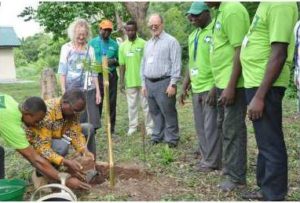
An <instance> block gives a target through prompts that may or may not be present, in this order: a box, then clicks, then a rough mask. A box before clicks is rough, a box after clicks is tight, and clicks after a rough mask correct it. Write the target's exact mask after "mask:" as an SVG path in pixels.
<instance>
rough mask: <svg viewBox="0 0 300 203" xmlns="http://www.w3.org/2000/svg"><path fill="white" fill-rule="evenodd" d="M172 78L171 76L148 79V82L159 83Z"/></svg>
mask: <svg viewBox="0 0 300 203" xmlns="http://www.w3.org/2000/svg"><path fill="white" fill-rule="evenodd" d="M170 77H171V76H163V77H160V78H147V80H149V81H150V82H158V81H161V80H165V79H168V78H170Z"/></svg>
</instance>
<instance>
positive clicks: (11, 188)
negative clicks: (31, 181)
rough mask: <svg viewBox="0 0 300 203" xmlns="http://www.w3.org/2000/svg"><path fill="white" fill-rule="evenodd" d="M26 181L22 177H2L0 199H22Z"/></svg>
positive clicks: (0, 180)
mask: <svg viewBox="0 0 300 203" xmlns="http://www.w3.org/2000/svg"><path fill="white" fill-rule="evenodd" d="M25 189H26V182H25V181H24V180H21V179H0V201H22V200H23V195H24V193H25Z"/></svg>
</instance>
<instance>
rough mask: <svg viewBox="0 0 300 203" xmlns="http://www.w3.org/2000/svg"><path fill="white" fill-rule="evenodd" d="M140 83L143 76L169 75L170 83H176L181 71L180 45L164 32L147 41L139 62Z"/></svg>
mask: <svg viewBox="0 0 300 203" xmlns="http://www.w3.org/2000/svg"><path fill="white" fill-rule="evenodd" d="M141 66H142V67H141V76H142V85H143V86H145V78H150V79H155V78H161V77H167V76H170V77H171V82H170V84H176V82H177V81H178V80H179V79H180V73H181V47H180V45H179V43H178V41H177V40H176V39H175V38H174V37H172V36H171V35H169V34H168V33H166V32H164V31H163V32H162V33H161V34H160V35H159V37H152V38H151V39H150V40H149V41H147V43H146V45H145V49H144V57H143V59H142V63H141Z"/></svg>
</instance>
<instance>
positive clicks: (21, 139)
mask: <svg viewBox="0 0 300 203" xmlns="http://www.w3.org/2000/svg"><path fill="white" fill-rule="evenodd" d="M18 106H19V104H18V103H17V102H16V100H14V99H13V98H12V97H11V96H9V95H7V94H3V93H0V137H1V138H3V139H4V140H5V141H6V143H7V144H8V145H9V146H10V147H13V148H14V149H25V148H27V147H29V146H30V145H29V142H28V141H27V139H26V135H25V131H24V130H23V128H22V114H21V112H20V111H19V107H18Z"/></svg>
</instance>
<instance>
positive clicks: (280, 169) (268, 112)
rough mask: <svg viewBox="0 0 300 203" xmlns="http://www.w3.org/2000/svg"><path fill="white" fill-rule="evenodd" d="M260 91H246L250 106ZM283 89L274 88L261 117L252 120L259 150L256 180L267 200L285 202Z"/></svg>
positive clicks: (285, 172) (285, 156) (286, 178)
mask: <svg viewBox="0 0 300 203" xmlns="http://www.w3.org/2000/svg"><path fill="white" fill-rule="evenodd" d="M256 90H257V88H251V89H246V99H247V103H248V104H249V103H250V102H251V99H252V98H253V97H254V95H255V93H256ZM284 92H285V88H284V87H272V88H271V89H270V90H269V91H268V93H267V95H266V98H265V107H264V112H263V116H262V118H260V119H258V120H256V121H253V122H252V123H253V127H254V132H255V138H256V142H257V147H258V157H257V168H256V180H257V185H258V186H259V187H260V189H261V191H262V194H263V197H264V199H265V200H267V201H272V200H284V198H285V196H286V194H287V184H288V170H287V152H286V147H285V142H284V137H283V131H282V99H283V96H284Z"/></svg>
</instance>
